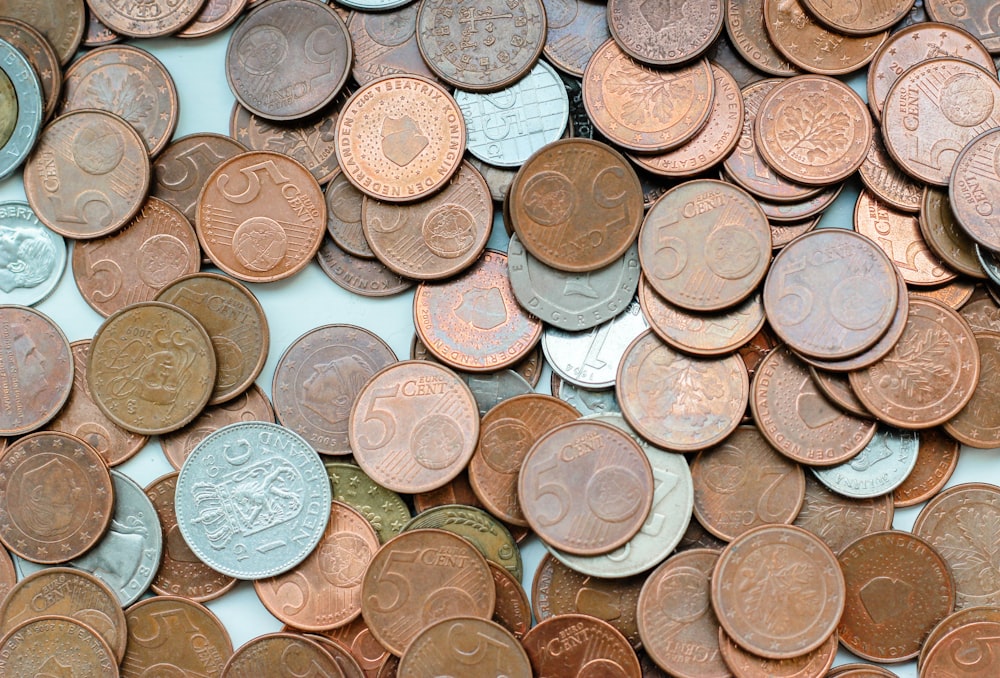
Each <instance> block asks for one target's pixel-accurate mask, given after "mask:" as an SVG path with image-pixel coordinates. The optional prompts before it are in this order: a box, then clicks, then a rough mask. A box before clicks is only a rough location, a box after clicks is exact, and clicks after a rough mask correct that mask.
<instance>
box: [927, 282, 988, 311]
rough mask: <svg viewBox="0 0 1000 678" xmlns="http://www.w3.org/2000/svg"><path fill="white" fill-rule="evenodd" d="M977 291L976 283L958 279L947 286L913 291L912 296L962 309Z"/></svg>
mask: <svg viewBox="0 0 1000 678" xmlns="http://www.w3.org/2000/svg"><path fill="white" fill-rule="evenodd" d="M975 289H976V287H975V283H974V282H973V281H972V280H969V279H966V278H956V279H955V280H953V281H951V282H950V283H948V284H947V285H942V286H941V287H932V288H927V289H919V288H918V289H915V290H913V291H912V292H911V294H915V295H917V296H918V297H927V298H928V299H934V300H936V301H939V302H941V303H942V304H944V305H945V306H950V307H951V308H954V309H960V308H962V306H964V305H965V303H966V302H967V301H969V300H970V299H971V298H972V293H973V292H974V291H975Z"/></svg>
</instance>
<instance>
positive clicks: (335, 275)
mask: <svg viewBox="0 0 1000 678" xmlns="http://www.w3.org/2000/svg"><path fill="white" fill-rule="evenodd" d="M316 260H317V261H318V262H319V267H320V268H321V269H322V270H323V273H325V274H326V276H327V277H328V278H330V280H332V281H333V282H335V283H337V285H339V286H340V287H342V288H344V289H345V290H347V291H348V292H353V293H354V294H359V295H361V296H365V297H386V296H392V295H394V294H399V293H400V292H405V291H406V290H408V289H410V288H411V287H413V281H412V280H408V279H406V278H404V277H402V276H401V275H399V274H398V273H394V272H393V271H391V270H390V269H388V268H387V267H386V265H385V264H383V263H382V262H381V261H378V260H376V259H360V258H358V257H355V256H352V255H350V254H348V253H347V252H345V251H344V250H342V249H341V248H340V247H338V246H337V244H336V243H335V242H334V241H333V239H332V238H330V237H326V238H324V239H323V243H322V244H321V245H320V247H319V251H318V252H317V253H316Z"/></svg>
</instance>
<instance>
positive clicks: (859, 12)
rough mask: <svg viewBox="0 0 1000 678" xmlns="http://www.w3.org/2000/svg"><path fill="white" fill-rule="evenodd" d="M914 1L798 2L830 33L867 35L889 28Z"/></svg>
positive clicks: (807, 0) (818, 0)
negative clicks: (847, 3)
mask: <svg viewBox="0 0 1000 678" xmlns="http://www.w3.org/2000/svg"><path fill="white" fill-rule="evenodd" d="M913 2H914V0H887V1H886V2H859V3H857V4H856V5H837V6H834V5H833V3H830V2H826V1H824V0H802V4H803V5H805V7H806V9H808V10H809V12H810V13H811V15H812V16H814V17H815V18H816V20H817V21H819V22H820V23H821V24H824V25H825V26H828V27H829V28H830V29H831V30H833V31H836V32H838V33H845V34H847V35H871V34H872V33H878V32H879V31H884V30H886V29H889V28H892V27H893V24H895V23H896V22H898V21H899V20H900V19H902V18H903V17H905V16H906V14H907V12H909V11H910V8H911V7H912V6H913Z"/></svg>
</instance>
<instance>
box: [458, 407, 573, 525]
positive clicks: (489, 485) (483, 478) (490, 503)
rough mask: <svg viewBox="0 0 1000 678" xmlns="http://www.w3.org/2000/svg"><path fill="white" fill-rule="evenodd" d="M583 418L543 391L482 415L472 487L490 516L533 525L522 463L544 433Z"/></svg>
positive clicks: (472, 465) (472, 461) (471, 468)
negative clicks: (521, 495) (526, 509)
mask: <svg viewBox="0 0 1000 678" xmlns="http://www.w3.org/2000/svg"><path fill="white" fill-rule="evenodd" d="M579 416H580V413H579V412H577V411H576V409H574V408H573V406H572V405H569V404H568V403H566V402H564V401H562V400H559V399H558V398H555V397H553V396H547V395H542V394H540V393H529V394H525V395H520V396H514V397H513V398H510V399H508V400H505V401H503V402H501V403H500V404H499V405H497V406H496V407H494V408H492V409H491V410H490V411H489V412H487V413H486V414H485V415H484V416H483V418H482V421H481V422H480V427H479V428H480V433H479V443H478V444H477V445H476V451H475V452H474V453H473V455H472V459H470V460H469V468H468V473H469V483H470V484H471V485H472V489H473V490H474V491H475V493H476V496H478V497H479V500H480V501H482V502H483V504H484V505H485V506H486V508H487V509H488V510H489V511H490V513H492V514H493V515H495V516H496V517H497V518H500V519H501V520H503V521H505V522H508V523H514V524H515V525H522V526H527V525H528V521H527V520H526V519H525V517H524V514H523V512H522V511H521V506H520V503H519V502H518V497H517V479H518V475H519V473H520V470H521V463H522V461H523V460H524V458H525V457H526V456H527V454H528V451H529V450H530V449H531V446H532V445H533V444H534V443H535V441H536V440H538V439H539V438H541V437H542V435H544V434H545V433H547V432H548V431H550V430H551V429H553V428H555V427H556V426H559V425H561V424H565V423H567V422H570V421H573V420H574V419H577V418H578V417H579Z"/></svg>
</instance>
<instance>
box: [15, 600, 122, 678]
mask: <svg viewBox="0 0 1000 678" xmlns="http://www.w3.org/2000/svg"><path fill="white" fill-rule="evenodd" d="M68 667H72V669H71V670H72V675H73V676H74V678H117V676H118V662H117V661H116V660H115V657H114V655H113V654H112V653H111V649H110V648H109V647H108V644H107V643H106V642H104V640H103V639H102V638H101V637H100V636H99V635H97V633H96V632H95V631H94V630H93V629H92V628H91V627H90V626H88V625H86V624H83V623H81V622H78V621H76V620H75V619H71V618H69V617H60V616H55V615H53V616H48V617H40V618H38V619H33V620H31V621H27V622H25V623H23V624H21V625H20V626H18V627H17V628H14V629H12V630H11V631H10V632H8V633H7V634H6V635H5V636H4V637H3V639H2V640H0V675H3V676H39V677H41V676H47V675H58V674H56V673H55V672H57V671H59V672H62V671H64V670H66V669H68Z"/></svg>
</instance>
